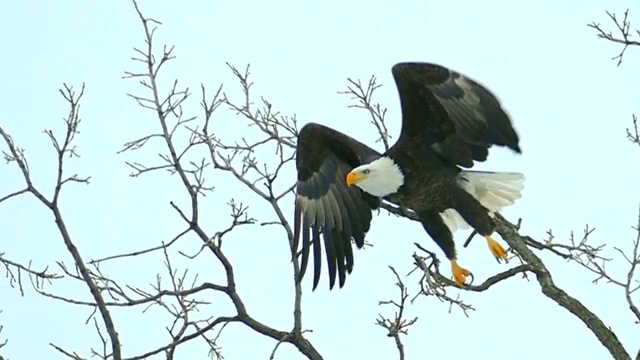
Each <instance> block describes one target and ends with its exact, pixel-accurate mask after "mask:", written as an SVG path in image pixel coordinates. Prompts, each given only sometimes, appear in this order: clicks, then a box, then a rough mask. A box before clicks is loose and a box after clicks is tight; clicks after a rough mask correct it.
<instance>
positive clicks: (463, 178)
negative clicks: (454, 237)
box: [440, 171, 525, 232]
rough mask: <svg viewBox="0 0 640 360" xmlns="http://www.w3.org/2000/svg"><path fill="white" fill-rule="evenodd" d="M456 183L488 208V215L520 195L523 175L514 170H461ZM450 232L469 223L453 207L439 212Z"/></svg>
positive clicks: (464, 227) (465, 227) (523, 179)
mask: <svg viewBox="0 0 640 360" xmlns="http://www.w3.org/2000/svg"><path fill="white" fill-rule="evenodd" d="M458 179H459V180H458V184H459V185H460V187H462V188H463V189H465V190H466V191H467V192H468V193H469V194H471V195H472V196H473V197H474V198H476V199H477V200H478V201H479V202H480V204H482V205H483V206H484V207H486V208H487V209H489V216H491V217H493V214H494V213H496V212H499V211H500V210H502V209H503V208H505V207H507V206H509V205H513V203H514V202H515V201H516V200H517V199H519V198H520V197H522V193H521V192H522V189H524V181H525V176H524V175H523V174H521V173H516V172H484V171H462V172H460V174H459V175H458ZM440 216H441V217H442V219H443V220H444V222H445V224H447V226H448V227H449V229H450V230H451V232H454V231H456V230H457V229H467V228H469V224H467V222H466V221H464V219H463V218H462V216H461V215H460V214H459V213H458V212H457V211H456V210H454V209H446V210H445V211H443V212H441V213H440Z"/></svg>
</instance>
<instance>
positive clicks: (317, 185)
mask: <svg viewBox="0 0 640 360" xmlns="http://www.w3.org/2000/svg"><path fill="white" fill-rule="evenodd" d="M378 156H380V154H379V153H378V152H376V151H375V150H373V149H371V148H369V147H368V146H366V145H364V144H362V143H360V142H358V141H356V140H354V139H352V138H350V137H349V136H347V135H345V134H343V133H340V132H338V131H335V130H332V129H330V128H328V127H326V126H323V125H319V124H315V123H309V124H307V125H305V126H304V127H303V128H302V129H301V130H300V133H299V135H298V143H297V153H296V166H297V169H298V183H297V187H296V203H295V220H294V238H293V247H294V252H295V253H297V251H298V245H299V240H300V236H302V249H301V252H300V254H301V260H300V280H301V279H302V278H303V277H304V274H305V272H306V270H307V267H308V265H309V257H310V255H311V254H310V252H313V255H311V256H313V263H314V264H313V271H314V278H313V289H314V290H315V289H316V287H317V286H318V283H319V281H320V274H321V271H322V252H323V247H324V253H325V256H326V264H327V270H328V273H329V288H330V289H332V288H333V287H334V285H335V281H336V278H337V279H338V283H339V285H340V287H343V286H344V283H345V281H346V276H347V274H348V273H351V271H353V264H354V258H353V249H352V245H351V241H352V239H353V240H354V241H355V244H356V246H357V247H358V248H362V247H363V246H364V238H365V234H366V233H367V231H369V228H370V226H371V220H372V218H373V214H372V209H374V208H377V207H378V206H379V205H380V199H378V198H376V197H373V196H371V195H368V194H366V193H364V192H363V191H362V190H360V189H359V188H357V187H348V186H347V184H346V182H345V179H346V176H347V174H348V173H349V171H351V169H353V168H354V167H357V166H359V165H361V164H362V163H363V162H364V159H371V158H375V157H378ZM312 248H313V249H312Z"/></svg>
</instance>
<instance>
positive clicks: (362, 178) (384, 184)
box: [347, 156, 404, 197]
mask: <svg viewBox="0 0 640 360" xmlns="http://www.w3.org/2000/svg"><path fill="white" fill-rule="evenodd" d="M403 184H404V174H402V171H401V170H400V167H399V166H398V164H396V163H395V161H393V159H391V158H389V157H386V156H383V157H380V158H378V159H376V160H374V161H372V162H370V163H368V164H364V165H361V166H358V167H357V168H355V169H353V170H351V172H350V173H349V174H347V185H349V186H351V185H356V186H357V187H359V188H360V189H362V190H363V191H364V192H366V193H369V194H371V195H373V196H377V197H384V196H387V195H391V194H393V193H395V192H396V191H398V189H399V188H400V186H402V185H403Z"/></svg>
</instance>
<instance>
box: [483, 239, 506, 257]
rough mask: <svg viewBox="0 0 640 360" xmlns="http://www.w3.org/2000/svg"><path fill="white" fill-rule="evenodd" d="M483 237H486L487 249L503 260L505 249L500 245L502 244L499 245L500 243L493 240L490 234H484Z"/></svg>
mask: <svg viewBox="0 0 640 360" xmlns="http://www.w3.org/2000/svg"><path fill="white" fill-rule="evenodd" d="M484 238H485V239H487V245H489V250H491V253H492V254H493V256H494V257H495V258H496V259H497V260H500V259H503V260H504V259H506V258H507V251H506V250H505V249H504V248H503V247H502V245H500V243H498V242H497V241H495V240H494V239H493V238H492V237H491V236H490V235H485V236H484Z"/></svg>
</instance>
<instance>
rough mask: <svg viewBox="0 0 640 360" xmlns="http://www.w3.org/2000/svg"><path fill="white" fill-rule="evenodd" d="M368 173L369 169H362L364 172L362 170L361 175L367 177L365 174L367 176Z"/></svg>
mask: <svg viewBox="0 0 640 360" xmlns="http://www.w3.org/2000/svg"><path fill="white" fill-rule="evenodd" d="M370 172H371V170H369V169H364V170H362V173H363V174H365V175H367V174H368V173H370Z"/></svg>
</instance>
